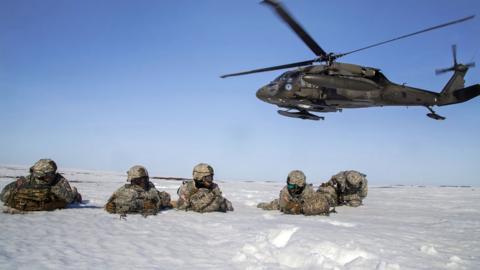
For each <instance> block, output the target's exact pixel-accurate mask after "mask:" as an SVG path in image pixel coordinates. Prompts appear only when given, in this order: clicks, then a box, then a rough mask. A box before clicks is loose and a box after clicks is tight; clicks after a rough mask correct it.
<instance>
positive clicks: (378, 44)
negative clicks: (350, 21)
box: [335, 15, 475, 58]
mask: <svg viewBox="0 0 480 270" xmlns="http://www.w3.org/2000/svg"><path fill="white" fill-rule="evenodd" d="M474 17H475V15H471V16H468V17H465V18H461V19H458V20H455V21H451V22H447V23H443V24H439V25H436V26H432V27H429V28H426V29H423V30H420V31H417V32H414V33H411V34H406V35H403V36H400V37H396V38H392V39H389V40H386V41H382V42H379V43H375V44H372V45H369V46H366V47H363V48H360V49H356V50H353V51H349V52H346V53H340V54H337V55H335V58H340V57H342V56H345V55H348V54H351V53H354V52H358V51H363V50H366V49H370V48H373V47H377V46H380V45H383V44H385V43H389V42H393V41H396V40H399V39H403V38H407V37H411V36H414V35H418V34H421V33H425V32H428V31H432V30H435V29H439V28H442V27H446V26H449V25H452V24H457V23H461V22H464V21H468V20H471V19H473V18H474Z"/></svg>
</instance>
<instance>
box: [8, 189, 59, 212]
mask: <svg viewBox="0 0 480 270" xmlns="http://www.w3.org/2000/svg"><path fill="white" fill-rule="evenodd" d="M67 204H68V203H67V202H66V201H64V200H61V199H59V198H58V197H57V196H56V195H55V194H54V193H52V192H51V187H50V186H47V185H30V184H28V185H24V186H21V187H18V188H15V189H14V190H12V191H11V194H10V196H9V198H8V200H7V202H6V203H5V205H7V206H9V207H12V208H15V209H18V210H21V211H51V210H55V209H60V208H65V207H66V206H67Z"/></svg>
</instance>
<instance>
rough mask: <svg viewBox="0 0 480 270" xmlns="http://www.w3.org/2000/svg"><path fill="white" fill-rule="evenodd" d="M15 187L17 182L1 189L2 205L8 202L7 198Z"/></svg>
mask: <svg viewBox="0 0 480 270" xmlns="http://www.w3.org/2000/svg"><path fill="white" fill-rule="evenodd" d="M16 187H17V181H15V182H11V183H10V184H8V185H6V186H5V187H4V188H3V189H2V193H0V200H1V201H2V202H4V203H6V202H7V201H8V198H9V197H10V195H11V194H12V191H13V190H14V189H15V188H16Z"/></svg>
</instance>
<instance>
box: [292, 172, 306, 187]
mask: <svg viewBox="0 0 480 270" xmlns="http://www.w3.org/2000/svg"><path fill="white" fill-rule="evenodd" d="M305 179H306V177H305V174H304V173H303V172H302V171H299V170H293V171H291V172H290V173H289V174H288V177H287V184H294V185H297V186H298V187H304V186H305V184H306V180H305Z"/></svg>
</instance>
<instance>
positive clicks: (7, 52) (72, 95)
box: [0, 0, 480, 186]
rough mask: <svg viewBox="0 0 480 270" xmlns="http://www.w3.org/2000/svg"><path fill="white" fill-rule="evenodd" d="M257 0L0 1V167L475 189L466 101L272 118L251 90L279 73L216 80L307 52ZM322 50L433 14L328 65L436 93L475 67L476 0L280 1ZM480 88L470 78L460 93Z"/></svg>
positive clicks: (479, 36) (474, 122) (356, 43)
mask: <svg viewBox="0 0 480 270" xmlns="http://www.w3.org/2000/svg"><path fill="white" fill-rule="evenodd" d="M258 2H259V1H257V0H255V1H253V0H252V1H220V0H215V1H214V0H211V1H208V0H207V1H193V0H191V1H117V0H115V1H113V0H112V1H106V0H105V1H93V0H85V1H60V0H58V1H52V0H43V1H21V0H1V1H0V123H1V127H2V129H1V132H0V164H21V165H30V164H32V163H33V162H35V161H36V160H38V159H39V158H44V157H50V158H53V159H55V160H56V161H57V163H58V164H59V166H60V168H79V169H95V170H113V171H122V172H123V171H126V170H127V169H128V168H129V167H130V166H132V165H135V164H143V165H145V166H146V167H147V168H148V169H149V170H150V172H151V174H154V175H164V176H183V177H188V176H190V175H191V170H192V167H193V166H194V165H195V164H196V163H199V162H208V163H210V164H212V165H213V166H214V168H215V170H216V175H217V178H223V179H233V180H277V181H284V179H285V177H286V175H287V173H288V172H289V171H290V170H292V169H301V170H303V171H304V172H305V173H306V175H307V180H308V181H309V182H314V183H319V182H320V181H325V180H328V178H329V177H330V176H331V175H333V174H335V173H337V172H338V171H340V170H347V169H356V170H359V171H362V172H364V173H365V174H367V175H368V179H369V180H370V182H371V183H372V184H429V185H430V184H432V185H433V184H469V185H477V186H478V185H480V178H479V176H478V175H479V174H478V168H479V165H480V164H479V163H480V153H479V152H480V140H479V138H480V98H477V99H474V100H471V101H469V102H467V103H464V104H460V105H453V106H447V107H442V108H437V111H438V113H439V114H441V115H444V116H446V117H447V120H446V121H443V122H439V121H434V120H432V119H429V118H427V117H426V116H425V114H426V113H427V111H426V109H425V108H416V107H411V108H408V109H407V108H405V107H391V108H371V109H353V110H344V111H343V112H342V113H333V114H325V116H326V120H325V121H323V122H313V121H301V120H298V119H290V118H285V117H281V116H280V115H278V114H277V113H276V110H277V108H275V107H274V106H272V105H269V104H266V103H262V102H261V101H259V100H257V99H256V97H255V92H256V90H257V89H258V88H259V87H261V86H262V85H264V84H266V83H268V82H269V81H270V80H272V79H273V78H274V77H276V76H278V75H279V74H280V73H281V72H282V71H277V72H269V73H262V74H255V75H250V76H243V77H235V78H229V79H220V78H219V75H221V74H225V73H230V72H237V71H242V70H245V69H252V68H260V67H265V66H271V65H278V64H285V63H289V62H296V61H303V60H307V59H311V58H312V57H313V54H312V52H311V51H310V50H309V49H308V48H307V47H306V46H305V45H304V44H303V43H302V42H301V41H300V40H299V39H298V38H297V37H296V36H295V35H294V34H293V32H292V31H291V30H290V29H289V28H287V26H286V25H285V24H284V23H283V22H282V21H280V19H279V18H277V17H276V16H275V15H274V13H273V12H272V10H270V9H269V8H267V7H266V6H263V5H259V4H258ZM284 4H285V5H286V6H287V8H288V9H289V10H290V11H291V13H292V14H293V15H294V17H295V18H297V19H298V20H299V21H300V23H301V24H302V25H303V26H304V28H305V29H306V30H307V31H308V32H309V33H310V34H311V35H312V36H313V37H314V38H315V39H316V40H317V42H318V43H319V44H320V45H321V46H322V47H323V48H324V49H325V50H326V51H333V52H344V51H349V50H352V49H356V48H358V47H363V46H365V45H369V44H370V43H375V42H378V41H382V40H385V39H389V38H392V37H394V36H398V35H402V34H406V33H409V32H412V31H416V30H419V29H422V28H425V27H429V26H432V25H436V24H440V23H443V22H446V21H450V20H454V19H457V18H461V17H464V16H467V15H471V14H476V15H477V18H475V19H474V20H472V21H469V22H467V23H464V24H460V25H455V26H452V27H449V28H444V29H441V30H438V31H435V32H430V33H427V34H424V35H421V36H417V37H414V38H410V39H406V40H402V41H399V42H397V43H393V44H390V45H386V46H382V47H378V48H375V49H371V50H368V51H364V52H361V53H358V54H354V55H351V56H348V57H345V58H342V61H343V62H351V63H356V64H363V65H366V66H373V67H378V68H381V69H382V70H383V72H384V74H385V75H386V76H387V77H388V78H389V79H390V80H392V81H394V82H398V83H403V82H406V83H408V85H412V86H415V87H420V88H425V89H429V90H432V91H440V89H441V88H442V87H443V85H444V84H445V83H446V82H447V81H448V79H449V77H450V74H444V75H442V76H435V75H434V70H435V69H436V68H442V67H448V66H450V65H451V64H452V57H451V53H450V46H451V44H457V45H458V49H459V55H458V57H459V60H460V61H463V62H469V61H471V60H472V57H474V55H475V54H476V58H475V60H476V61H477V63H479V64H480V52H479V49H480V27H479V26H480V12H479V11H480V2H479V1H477V0H471V1H369V0H367V1H293V0H290V1H289V0H285V1H284ZM476 83H480V69H479V68H474V69H471V70H470V72H469V73H468V74H467V76H466V85H471V84H476Z"/></svg>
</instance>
